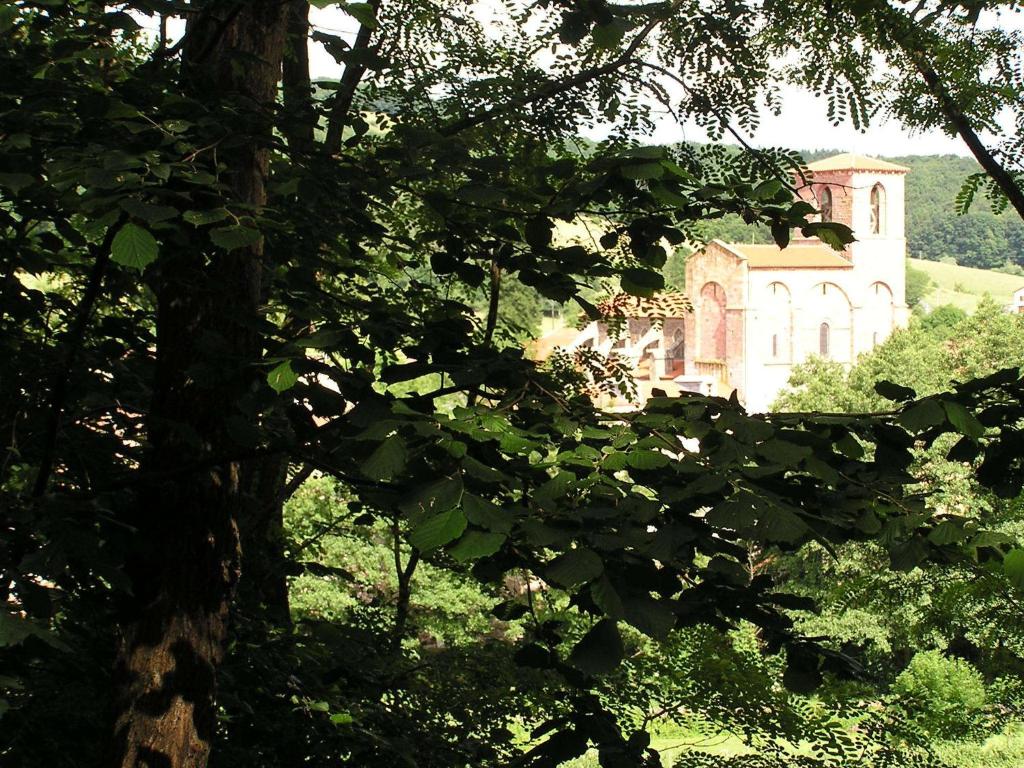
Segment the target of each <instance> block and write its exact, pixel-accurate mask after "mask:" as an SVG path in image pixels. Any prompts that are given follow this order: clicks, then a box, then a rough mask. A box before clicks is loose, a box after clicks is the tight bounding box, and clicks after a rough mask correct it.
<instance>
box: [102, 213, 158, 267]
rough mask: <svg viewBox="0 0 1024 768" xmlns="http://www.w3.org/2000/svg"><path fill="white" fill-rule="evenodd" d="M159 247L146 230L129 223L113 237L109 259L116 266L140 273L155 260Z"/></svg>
mask: <svg viewBox="0 0 1024 768" xmlns="http://www.w3.org/2000/svg"><path fill="white" fill-rule="evenodd" d="M159 251H160V247H159V246H158V245H157V242H156V239H155V238H154V237H153V235H151V234H150V233H149V230H148V229H145V228H144V227H140V226H139V225H137V224H132V223H131V222H129V223H127V224H125V225H124V226H123V227H121V229H120V230H119V231H118V233H117V234H116V235H114V240H113V241H112V242H111V244H110V258H111V260H112V261H114V262H115V263H117V264H121V265H122V266H125V267H131V268H132V269H137V270H139V271H140V272H141V271H142V270H143V269H145V268H146V266H147V265H148V264H151V263H152V262H153V261H155V260H156V257H157V254H158V253H159Z"/></svg>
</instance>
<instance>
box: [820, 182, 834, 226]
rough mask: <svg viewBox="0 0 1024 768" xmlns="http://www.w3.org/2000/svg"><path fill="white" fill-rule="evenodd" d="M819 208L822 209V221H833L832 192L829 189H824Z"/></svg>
mask: <svg viewBox="0 0 1024 768" xmlns="http://www.w3.org/2000/svg"><path fill="white" fill-rule="evenodd" d="M818 207H819V208H820V209H821V220H822V221H832V190H831V189H829V188H828V187H822V189H821V200H820V201H819V202H818Z"/></svg>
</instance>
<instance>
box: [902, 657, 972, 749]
mask: <svg viewBox="0 0 1024 768" xmlns="http://www.w3.org/2000/svg"><path fill="white" fill-rule="evenodd" d="M893 692H894V693H895V694H896V695H897V696H898V697H899V700H900V703H901V705H902V706H904V707H906V709H907V711H908V713H909V714H910V716H911V717H912V718H914V719H915V720H917V721H919V722H920V723H921V724H922V725H923V726H924V728H925V729H927V730H928V731H929V732H930V733H934V734H938V735H940V736H945V737H950V736H963V735H964V734H966V733H969V732H970V731H971V729H972V728H973V727H975V726H976V725H977V722H978V717H979V715H980V714H981V710H982V708H983V707H984V706H985V684H984V681H983V680H982V677H981V675H980V674H979V673H978V671H977V670H976V669H974V667H972V666H971V665H970V663H968V662H966V661H964V660H963V659H956V658H948V657H946V656H943V655H942V653H941V652H939V651H921V652H919V653H916V654H914V658H912V659H911V660H910V664H909V665H907V668H906V669H904V670H903V671H902V672H900V674H899V675H898V676H897V677H896V681H895V682H894V683H893Z"/></svg>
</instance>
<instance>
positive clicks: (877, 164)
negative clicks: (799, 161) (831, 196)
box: [807, 152, 910, 173]
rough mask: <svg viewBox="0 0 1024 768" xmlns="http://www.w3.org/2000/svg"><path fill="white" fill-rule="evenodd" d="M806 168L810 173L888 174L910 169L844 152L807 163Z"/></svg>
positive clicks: (875, 158)
mask: <svg viewBox="0 0 1024 768" xmlns="http://www.w3.org/2000/svg"><path fill="white" fill-rule="evenodd" d="M807 167H808V168H809V169H810V170H812V171H888V172H889V173H907V172H908V171H909V170H910V169H909V168H907V167H906V166H905V165H896V163H890V162H888V161H886V160H879V159H878V158H877V157H868V156H867V155H855V154H853V153H852V152H844V153H843V154H841V155H833V156H832V157H826V158H825V159H824V160H815V161H814V162H813V163H808V164H807Z"/></svg>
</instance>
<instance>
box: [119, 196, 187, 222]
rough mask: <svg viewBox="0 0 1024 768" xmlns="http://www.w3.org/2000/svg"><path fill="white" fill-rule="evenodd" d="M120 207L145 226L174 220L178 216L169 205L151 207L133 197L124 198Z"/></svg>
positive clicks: (151, 205) (174, 209)
mask: <svg viewBox="0 0 1024 768" xmlns="http://www.w3.org/2000/svg"><path fill="white" fill-rule="evenodd" d="M120 206H121V208H123V209H124V210H126V211H127V212H128V213H130V214H131V215H132V216H134V217H135V218H137V219H142V220H143V221H145V222H146V223H147V224H159V223H160V222H161V221H167V220H168V219H173V218H176V217H177V215H178V209H177V208H174V207H172V206H170V205H153V204H152V203H144V202H142V201H141V200H136V199H135V198H134V197H126V198H125V199H124V200H122V201H121V202H120Z"/></svg>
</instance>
